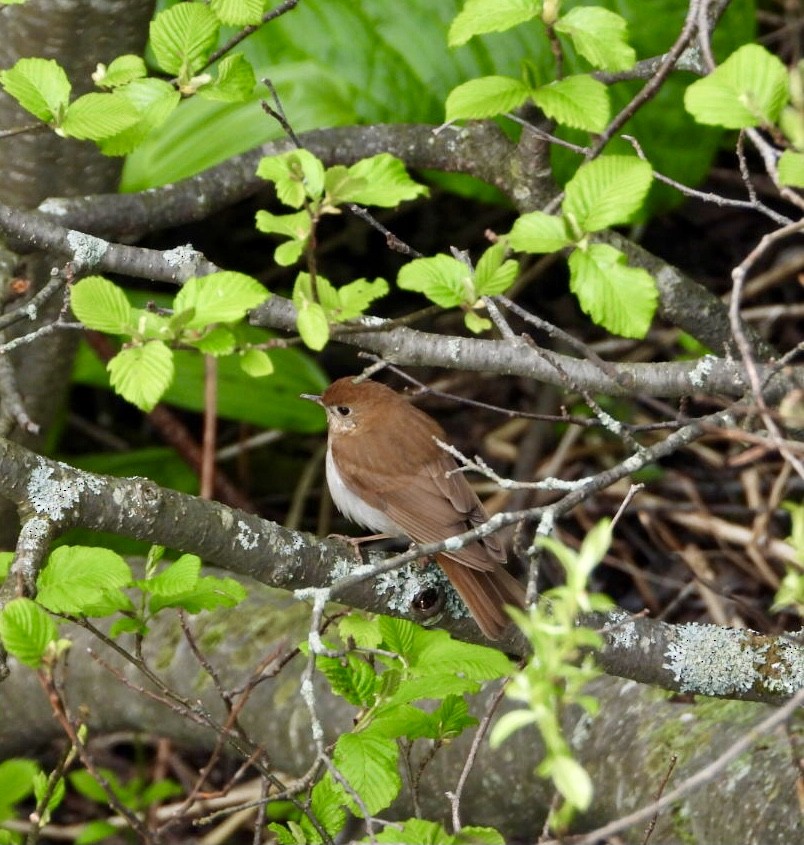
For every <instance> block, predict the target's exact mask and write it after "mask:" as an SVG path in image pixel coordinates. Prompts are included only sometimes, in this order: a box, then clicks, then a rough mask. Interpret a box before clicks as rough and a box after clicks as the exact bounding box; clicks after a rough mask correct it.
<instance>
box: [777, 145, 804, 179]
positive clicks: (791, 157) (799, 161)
mask: <svg viewBox="0 0 804 845" xmlns="http://www.w3.org/2000/svg"><path fill="white" fill-rule="evenodd" d="M779 181H780V182H781V183H782V184H783V185H790V187H792V188H804V153H797V152H794V151H793V150H785V151H784V152H783V153H782V157H781V158H780V159H779Z"/></svg>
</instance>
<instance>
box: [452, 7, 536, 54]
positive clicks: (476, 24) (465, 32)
mask: <svg viewBox="0 0 804 845" xmlns="http://www.w3.org/2000/svg"><path fill="white" fill-rule="evenodd" d="M541 11H542V0H495V2H494V3H489V2H488V0H466V3H464V6H463V9H462V10H461V11H460V12H459V13H458V14H457V15H456V17H455V19H454V20H453V21H452V26H450V28H449V37H448V44H449V46H450V47H459V46H460V45H461V44H465V43H466V42H467V41H468V40H469V39H470V38H472V37H473V36H475V35H481V34H482V33H484V32H504V31H505V30H506V29H511V28H512V27H514V26H517V24H520V23H525V22H526V21H529V20H532V19H533V18H535V17H536V16H537V15H540V14H541Z"/></svg>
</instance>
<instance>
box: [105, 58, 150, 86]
mask: <svg viewBox="0 0 804 845" xmlns="http://www.w3.org/2000/svg"><path fill="white" fill-rule="evenodd" d="M147 74H148V69H147V68H146V67H145V61H144V60H143V58H142V57H141V56H134V55H125V56H118V57H117V58H116V59H114V60H113V61H112V63H111V64H110V65H109V66H108V67H106V66H105V65H98V69H97V70H96V71H95V73H93V74H92V80H93V82H94V83H95V84H96V85H97V86H98V88H118V87H120V86H121V85H127V84H128V83H129V82H133V81H134V80H135V79H141V78H142V77H144V76H147Z"/></svg>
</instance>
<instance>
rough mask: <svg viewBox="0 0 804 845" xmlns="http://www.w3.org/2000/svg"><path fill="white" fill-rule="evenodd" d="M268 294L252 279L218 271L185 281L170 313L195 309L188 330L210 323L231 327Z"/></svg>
mask: <svg viewBox="0 0 804 845" xmlns="http://www.w3.org/2000/svg"><path fill="white" fill-rule="evenodd" d="M269 296H270V294H269V293H268V291H267V290H266V289H265V288H264V287H263V286H262V285H261V284H260V283H259V282H258V281H257V280H256V279H254V278H252V277H251V276H246V275H245V274H244V273H235V272H232V271H221V272H218V273H210V274H209V275H208V276H201V277H197V278H195V277H194V278H192V279H188V280H187V281H186V282H185V283H184V285H183V286H182V289H181V290H180V291H179V292H178V294H177V295H176V299H175V300H174V303H173V310H174V311H176V312H181V311H185V310H187V309H189V308H194V309H195V316H194V317H193V318H192V319H191V320H190V322H189V323H187V328H190V329H200V328H205V327H206V326H208V325H210V324H212V323H234V322H237V321H238V320H242V319H243V318H244V317H245V316H246V314H248V312H249V311H250V310H251V309H252V308H256V307H257V306H258V305H262V303H263V302H265V301H266V300H267V299H268V297H269Z"/></svg>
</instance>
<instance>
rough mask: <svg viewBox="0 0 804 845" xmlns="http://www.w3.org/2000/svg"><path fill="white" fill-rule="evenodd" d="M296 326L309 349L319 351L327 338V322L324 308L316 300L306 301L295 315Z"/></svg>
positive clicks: (325, 343)
mask: <svg viewBox="0 0 804 845" xmlns="http://www.w3.org/2000/svg"><path fill="white" fill-rule="evenodd" d="M296 328H297V329H298V330H299V335H300V336H301V339H302V340H303V341H304V342H305V344H306V345H307V346H309V347H310V349H314V350H315V351H316V352H320V351H321V350H322V349H323V348H324V347H325V346H326V345H327V341H328V340H329V322H328V321H327V315H326V314H325V313H324V309H323V308H322V307H321V306H320V305H319V304H318V303H317V302H307V303H305V304H304V305H303V306H302V307H301V308H300V309H299V312H298V314H297V316H296Z"/></svg>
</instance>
